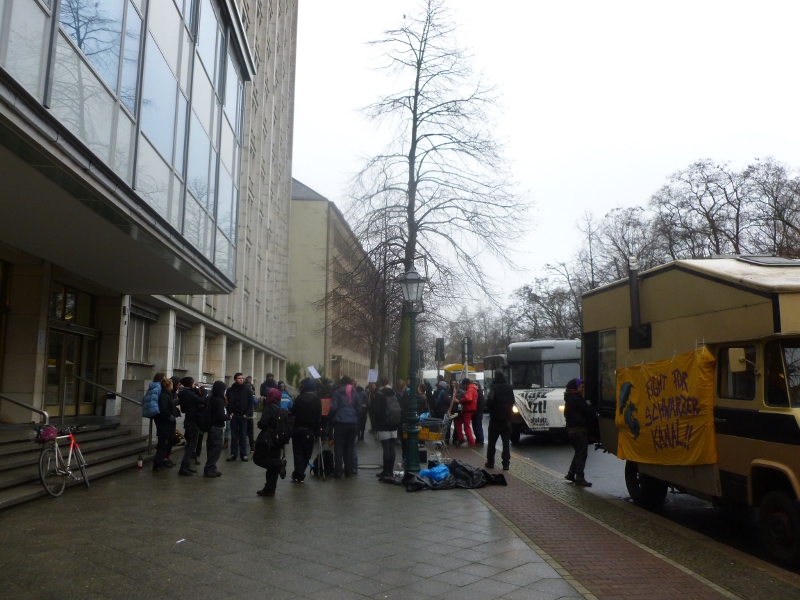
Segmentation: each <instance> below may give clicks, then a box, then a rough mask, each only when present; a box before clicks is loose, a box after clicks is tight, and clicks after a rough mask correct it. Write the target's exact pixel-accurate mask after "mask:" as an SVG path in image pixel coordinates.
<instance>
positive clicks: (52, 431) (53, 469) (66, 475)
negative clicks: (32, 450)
mask: <svg viewBox="0 0 800 600" xmlns="http://www.w3.org/2000/svg"><path fill="white" fill-rule="evenodd" d="M78 429H79V426H73V427H67V428H66V429H64V430H63V431H61V432H60V435H59V432H58V430H57V429H56V428H55V427H53V426H52V425H45V426H44V427H42V428H40V429H39V430H38V431H37V435H36V441H38V442H40V443H43V444H47V445H46V446H45V447H44V448H42V453H41V454H40V455H39V480H40V481H41V482H42V487H44V489H45V491H46V492H47V493H48V494H50V495H51V496H53V497H54V498H58V497H59V496H60V495H61V494H63V493H64V488H65V487H67V480H68V479H72V480H73V481H83V483H84V485H85V486H86V487H87V488H88V487H89V477H88V475H86V460H85V459H84V458H83V453H81V449H80V446H79V445H78V442H76V441H75V435H74V434H75V433H76V432H77V431H78ZM60 439H61V440H63V439H69V455H68V456H67V459H66V460H64V456H63V455H62V454H61V449H60V448H59V446H58V440H60ZM73 457H75V464H76V466H77V467H78V469H80V472H81V479H78V478H77V477H76V476H75V474H74V473H73V472H72V458H73Z"/></svg>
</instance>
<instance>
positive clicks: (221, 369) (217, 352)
mask: <svg viewBox="0 0 800 600" xmlns="http://www.w3.org/2000/svg"><path fill="white" fill-rule="evenodd" d="M206 336H207V337H208V360H207V361H206V367H207V369H208V370H207V371H206V372H205V373H203V375H204V376H206V377H207V378H208V379H210V381H206V382H205V383H208V384H212V383H214V381H216V380H218V379H220V380H223V381H224V380H225V365H226V363H227V359H228V356H227V351H226V350H227V348H226V346H227V342H228V336H227V335H225V334H224V333H218V334H216V335H215V337H213V338H212V337H210V336H209V335H208V332H206Z"/></svg>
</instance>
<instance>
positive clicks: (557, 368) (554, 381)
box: [544, 362, 581, 388]
mask: <svg viewBox="0 0 800 600" xmlns="http://www.w3.org/2000/svg"><path fill="white" fill-rule="evenodd" d="M580 376H581V363H579V362H568V363H546V364H545V365H544V387H553V388H562V387H566V385H567V383H568V382H569V380H570V379H575V378H576V377H580Z"/></svg>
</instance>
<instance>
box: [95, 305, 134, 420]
mask: <svg viewBox="0 0 800 600" xmlns="http://www.w3.org/2000/svg"><path fill="white" fill-rule="evenodd" d="M129 318H130V296H101V297H100V298H98V299H97V328H98V329H99V330H100V331H102V332H103V337H102V338H101V339H100V353H99V354H100V356H99V358H98V369H99V372H98V375H97V383H99V384H100V385H102V386H104V387H107V388H110V389H112V390H115V391H118V392H122V381H123V380H124V379H125V377H126V373H125V363H126V361H127V355H128V319H129ZM96 391H97V394H98V397H100V394H103V395H105V392H102V391H101V390H96ZM137 399H138V398H137ZM118 400H119V401H118V402H117V403H116V408H115V410H114V414H106V416H107V417H115V416H119V415H120V411H121V407H122V404H121V403H122V402H127V400H122V399H121V398H120V399H118ZM106 406H107V407H108V403H106Z"/></svg>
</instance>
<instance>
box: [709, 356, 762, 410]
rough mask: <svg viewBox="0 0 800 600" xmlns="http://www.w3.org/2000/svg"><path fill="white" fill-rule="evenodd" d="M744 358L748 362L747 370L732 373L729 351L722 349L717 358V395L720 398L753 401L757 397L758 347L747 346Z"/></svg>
mask: <svg viewBox="0 0 800 600" xmlns="http://www.w3.org/2000/svg"><path fill="white" fill-rule="evenodd" d="M744 357H745V359H746V360H747V370H745V371H742V372H741V373H731V365H730V361H729V360H728V349H727V348H720V350H719V354H718V356H717V369H718V379H717V395H718V396H719V397H720V398H730V399H731V400H752V399H753V398H755V397H756V371H755V362H756V347H755V346H745V347H744Z"/></svg>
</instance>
